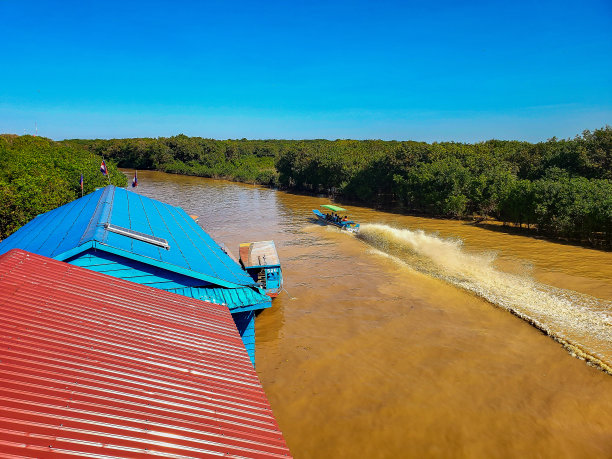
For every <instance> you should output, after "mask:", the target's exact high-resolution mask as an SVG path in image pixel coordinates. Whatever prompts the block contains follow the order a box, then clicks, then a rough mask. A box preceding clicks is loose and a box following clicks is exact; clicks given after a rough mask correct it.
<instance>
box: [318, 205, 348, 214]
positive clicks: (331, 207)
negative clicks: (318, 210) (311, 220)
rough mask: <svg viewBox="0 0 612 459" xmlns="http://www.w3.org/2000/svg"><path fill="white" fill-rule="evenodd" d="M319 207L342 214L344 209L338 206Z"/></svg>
mask: <svg viewBox="0 0 612 459" xmlns="http://www.w3.org/2000/svg"><path fill="white" fill-rule="evenodd" d="M321 207H324V208H326V209H329V210H331V211H332V212H344V211H345V210H346V209H344V208H342V207H338V206H332V205H331V204H323V205H322V206H321Z"/></svg>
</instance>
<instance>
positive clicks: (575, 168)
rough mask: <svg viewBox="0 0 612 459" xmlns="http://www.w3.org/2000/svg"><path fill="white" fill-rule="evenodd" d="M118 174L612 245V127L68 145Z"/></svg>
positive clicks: (73, 142) (177, 138) (182, 138)
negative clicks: (125, 171)
mask: <svg viewBox="0 0 612 459" xmlns="http://www.w3.org/2000/svg"><path fill="white" fill-rule="evenodd" d="M65 144H66V145H71V146H75V147H84V148H87V149H89V150H90V151H92V152H94V153H96V154H98V155H103V156H105V157H107V158H112V159H113V160H115V161H116V162H117V163H118V164H119V166H123V167H134V168H140V169H156V170H161V171H166V172H173V173H180V174H188V175H199V176H204V177H215V178H227V179H231V180H238V181H243V182H251V183H260V184H264V185H269V186H279V187H282V188H285V189H292V190H305V191H312V192H318V193H332V194H338V195H342V196H344V197H345V198H347V199H351V200H356V201H360V202H363V203H368V204H375V205H384V206H389V205H392V206H401V207H402V208H404V209H406V210H408V211H411V212H418V213H423V214H428V215H435V216H443V217H457V218H465V217H475V218H479V219H483V218H495V219H498V220H500V221H503V222H508V223H512V224H515V225H518V226H522V225H526V226H528V227H534V228H536V229H537V230H538V231H540V232H542V233H545V234H548V235H552V236H557V237H566V238H572V239H580V240H588V241H590V242H591V243H593V244H595V245H604V246H607V247H610V246H612V181H611V180H612V128H610V127H609V126H606V127H605V128H602V129H597V130H595V131H593V132H590V131H585V132H583V133H582V135H579V136H576V137H575V138H574V139H567V140H558V139H554V138H553V139H550V140H548V141H546V142H540V143H535V144H534V143H529V142H519V141H499V140H490V141H487V142H481V143H476V144H464V143H455V142H441V143H437V142H436V143H431V144H428V143H425V142H413V141H404V142H401V141H380V140H364V141H357V140H335V141H329V140H296V141H291V140H247V139H242V140H212V139H204V138H199V137H187V136H184V135H179V136H175V137H170V138H158V139H150V138H149V139H113V140H70V141H65Z"/></svg>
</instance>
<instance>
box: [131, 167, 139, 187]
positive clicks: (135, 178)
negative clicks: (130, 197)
mask: <svg viewBox="0 0 612 459" xmlns="http://www.w3.org/2000/svg"><path fill="white" fill-rule="evenodd" d="M137 186H138V175H136V171H134V178H133V179H132V188H136V187H137Z"/></svg>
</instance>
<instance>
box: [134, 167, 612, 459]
mask: <svg viewBox="0 0 612 459" xmlns="http://www.w3.org/2000/svg"><path fill="white" fill-rule="evenodd" d="M139 183H140V184H141V186H140V187H139V188H138V190H137V191H138V192H139V193H142V194H145V195H149V196H152V197H155V198H157V199H161V200H163V201H166V202H169V203H171V204H173V205H180V206H181V207H183V208H184V209H185V210H186V211H187V212H188V213H190V214H197V215H199V216H200V225H201V226H202V227H203V228H204V229H205V230H206V231H208V232H209V233H210V234H211V236H213V238H215V239H216V240H217V241H219V242H221V241H222V242H224V243H226V245H227V246H228V247H229V248H230V249H232V250H233V251H234V253H236V251H237V247H238V244H239V243H240V242H246V241H252V240H267V239H273V240H274V241H275V242H276V245H277V249H278V252H279V255H280V257H281V260H282V262H283V273H284V277H285V286H286V289H287V290H288V292H289V294H290V295H288V294H282V295H281V296H280V297H279V298H278V299H277V300H275V302H274V306H273V307H272V308H271V309H268V310H265V311H264V312H263V313H262V314H260V315H259V316H258V318H257V321H256V334H257V343H256V358H257V371H258V374H259V376H260V378H261V381H262V384H263V385H264V389H265V390H266V393H267V395H268V398H269V399H270V402H271V404H272V407H273V410H274V413H275V415H276V417H277V420H278V423H279V426H280V428H281V430H282V431H283V433H284V435H285V438H286V440H287V443H288V445H289V447H290V448H291V450H292V453H293V454H294V456H295V457H297V458H310V457H312V458H319V457H491V456H495V457H524V456H525V457H534V456H543V457H553V456H561V457H611V456H612V436H611V435H610V427H609V426H610V425H612V378H611V377H610V376H609V375H607V374H605V373H603V372H602V371H599V370H597V369H595V368H592V367H589V366H587V365H585V364H584V362H582V361H580V360H578V359H575V358H573V357H571V356H570V355H569V354H568V353H567V352H566V351H565V350H564V349H563V348H562V347H561V346H560V345H559V344H558V343H557V342H555V341H553V340H552V339H551V338H550V337H548V336H546V335H544V334H542V333H541V332H539V331H538V330H537V329H536V328H534V327H532V326H531V325H529V324H527V323H526V322H525V321H523V320H521V319H519V318H517V317H515V316H513V315H512V314H509V313H508V312H507V311H506V310H504V309H502V308H495V307H492V306H491V302H492V303H494V304H498V305H500V306H503V307H508V308H510V309H516V312H517V313H524V314H526V315H527V316H528V317H529V318H531V319H532V320H534V321H538V322H540V323H541V324H543V325H544V326H546V327H549V329H550V330H551V331H552V332H554V333H557V334H558V335H559V337H561V338H563V339H566V340H568V341H571V342H579V343H581V346H582V348H583V349H586V350H587V351H588V353H589V354H590V355H591V354H592V355H598V356H599V357H600V358H601V359H602V360H605V359H607V362H608V363H609V359H610V350H609V349H610V339H609V333H610V332H609V329H610V327H611V326H610V325H606V321H605V317H608V318H609V317H610V301H612V286H611V285H612V282H610V281H611V279H612V255H611V254H610V253H605V252H599V251H595V250H589V249H584V248H580V247H573V246H564V245H560V244H554V243H550V242H546V241H542V240H538V239H533V238H528V237H522V236H517V235H507V234H504V233H499V232H493V231H488V230H486V229H481V228H478V227H475V226H473V225H469V224H465V223H463V222H457V221H445V220H432V219H425V218H416V217H408V216H401V215H395V214H390V213H384V212H377V211H374V210H371V209H366V208H359V207H350V206H348V207H347V206H344V207H347V208H348V209H349V211H350V215H352V216H354V217H355V220H356V221H358V222H361V223H362V224H365V225H363V226H362V228H363V230H362V231H363V233H362V236H363V237H364V238H365V239H367V243H366V242H365V241H364V240H363V239H358V238H355V237H352V236H350V235H347V234H344V233H341V232H340V231H338V230H337V229H336V228H331V227H325V226H320V225H318V224H315V223H313V222H312V220H311V215H312V213H311V209H313V208H316V207H318V206H319V205H321V204H324V203H326V202H328V201H327V200H326V199H325V198H315V197H308V196H300V195H294V194H289V193H280V192H276V191H273V190H269V189H264V188H260V187H256V186H250V185H241V184H235V183H229V182H223V181H214V180H207V179H201V178H196V177H182V176H174V175H167V174H161V173H154V172H140V173H139ZM368 223H370V224H373V223H375V224H377V225H367V224H368ZM379 225H386V226H384V227H383V226H379ZM387 227H389V228H394V230H393V231H396V233H395V234H394V233H393V231H391V234H386V235H384V234H383V233H384V232H385V231H387V229H386V228H387ZM408 230H411V231H412V233H415V234H416V233H418V230H423V231H424V232H423V233H422V234H423V236H422V237H423V238H424V240H425V243H424V244H421V245H418V244H417V245H416V246H413V245H410V244H411V243H409V244H408V246H406V241H405V240H404V239H403V236H406V235H407V234H408V233H407V231H408ZM427 238H429V239H427ZM459 241H460V242H459ZM428 244H429V245H428ZM434 247H437V249H435V250H434V249H433V248H434ZM440 253H441V254H442V256H439V255H438V254H440ZM381 254H385V256H381ZM493 254H494V255H493ZM398 260H399V261H398ZM458 287H461V288H458ZM474 293H476V295H475V294H474ZM483 298H486V299H487V300H489V301H485V300H484V299H483ZM608 324H609V322H608ZM606 346H607V347H606Z"/></svg>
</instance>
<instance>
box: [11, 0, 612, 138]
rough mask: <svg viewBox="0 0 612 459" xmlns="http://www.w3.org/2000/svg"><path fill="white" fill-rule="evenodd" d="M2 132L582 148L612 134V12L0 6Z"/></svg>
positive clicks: (368, 4) (14, 1) (411, 6)
mask: <svg viewBox="0 0 612 459" xmlns="http://www.w3.org/2000/svg"><path fill="white" fill-rule="evenodd" d="M0 21H1V24H2V26H0V43H1V46H0V50H1V60H0V132H5V133H6V132H11V133H18V134H23V132H24V130H26V131H27V133H30V134H31V133H33V132H34V123H35V122H36V123H37V124H38V132H39V135H43V136H46V137H50V138H53V139H63V138H112V137H159V136H171V135H175V134H179V133H184V134H186V135H191V136H203V137H212V138H217V139H226V138H242V137H246V138H254V139H258V138H288V139H291V138H292V139H297V138H330V139H336V138H356V139H364V138H380V139H399V140H406V139H410V140H424V141H430V142H431V141H442V140H456V141H465V142H475V141H480V140H486V139H490V138H499V139H520V140H530V141H539V140H545V139H547V138H550V137H553V136H557V137H560V138H566V137H573V136H574V135H576V134H579V133H581V132H582V131H583V130H584V129H591V130H592V129H595V128H599V127H603V126H604V125H606V124H612V1H610V0H602V1H591V0H584V1H581V2H577V1H572V2H567V1H563V0H561V1H542V2H537V1H523V0H518V1H503V2H502V1H500V2H497V1H494V0H492V1H482V2H472V1H461V2H459V1H452V2H451V1H438V2H426V1H418V2H417V1H388V0H376V1H361V0H351V1H335V0H327V1H318V0H316V1H292V0H289V1H263V0H261V1H257V2H255V1H231V0H225V1H173V2H170V1H163V2H159V1H147V2H140V1H127V0H123V1H120V2H118V1H114V0H110V1H104V2H88V1H82V0H79V1H66V0H63V1H58V2H49V1H44V2H43V1H24V0H0Z"/></svg>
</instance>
